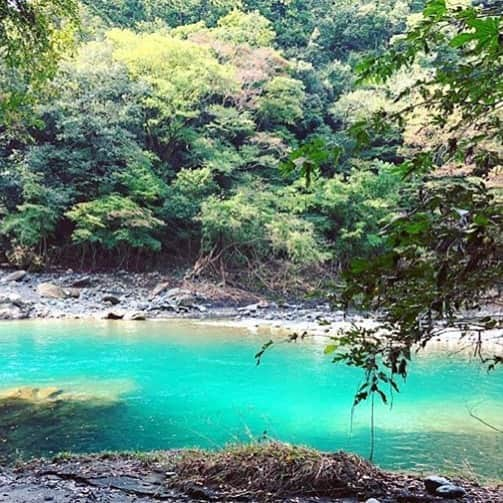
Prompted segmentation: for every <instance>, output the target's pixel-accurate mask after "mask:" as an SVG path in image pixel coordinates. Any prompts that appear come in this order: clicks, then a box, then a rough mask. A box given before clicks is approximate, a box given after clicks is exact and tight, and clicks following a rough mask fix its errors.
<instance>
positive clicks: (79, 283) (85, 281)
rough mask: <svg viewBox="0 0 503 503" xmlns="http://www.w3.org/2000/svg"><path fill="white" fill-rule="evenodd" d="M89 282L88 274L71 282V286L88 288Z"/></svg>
mask: <svg viewBox="0 0 503 503" xmlns="http://www.w3.org/2000/svg"><path fill="white" fill-rule="evenodd" d="M91 283H92V282H91V278H90V277H89V276H82V278H79V279H76V280H75V281H73V282H72V288H89V287H90V286H91Z"/></svg>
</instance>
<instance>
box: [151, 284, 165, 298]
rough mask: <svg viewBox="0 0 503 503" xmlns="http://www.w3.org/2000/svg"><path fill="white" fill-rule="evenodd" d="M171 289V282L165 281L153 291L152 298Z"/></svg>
mask: <svg viewBox="0 0 503 503" xmlns="http://www.w3.org/2000/svg"><path fill="white" fill-rule="evenodd" d="M168 288H169V282H168V281H163V282H161V283H157V285H156V286H155V287H154V289H153V290H152V297H157V296H158V295H160V294H161V293H162V292H165V291H166V290H167V289H168Z"/></svg>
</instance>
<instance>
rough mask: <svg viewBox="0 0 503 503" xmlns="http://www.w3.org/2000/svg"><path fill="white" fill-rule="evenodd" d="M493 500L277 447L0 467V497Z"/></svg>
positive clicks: (61, 501)
mask: <svg viewBox="0 0 503 503" xmlns="http://www.w3.org/2000/svg"><path fill="white" fill-rule="evenodd" d="M447 500H450V501H463V502H471V503H497V502H500V501H503V486H494V487H482V486H480V485H479V484H478V483H476V482H473V481H468V480H462V479H457V478H456V479H445V478H444V477H439V476H428V477H426V478H424V477H421V476H418V475H412V474H401V473H390V472H386V471H383V470H380V469H378V468H377V467H375V466H373V465H372V464H370V463H368V462H367V461H365V460H363V459H361V458H359V457H357V456H353V455H349V454H345V453H342V452H341V453H333V454H328V453H327V454H325V453H320V452H317V451H313V450H310V449H305V448H300V447H294V446H289V445H284V444H269V445H255V446H244V447H236V448H230V449H228V450H226V451H221V452H215V453H209V452H201V451H168V452H158V453H151V454H142V455H134V454H103V455H96V456H63V457H59V458H57V459H55V460H52V461H48V460H35V461H31V462H29V463H25V464H22V465H19V466H17V467H15V468H0V502H9V503H21V502H23V503H32V502H33V503H34V502H37V503H39V502H43V501H54V502H57V503H70V502H71V503H87V502H97V501H98V502H102V503H104V502H107V503H108V502H109V503H119V502H121V503H129V502H156V501H172V502H189V501H192V502H197V501H200V502H204V501H214V502H220V501H245V502H273V501H274V502H285V503H286V502H290V503H294V502H297V503H308V502H310V503H315V502H319V503H328V502H334V503H336V502H339V503H358V502H367V503H437V502H441V501H447Z"/></svg>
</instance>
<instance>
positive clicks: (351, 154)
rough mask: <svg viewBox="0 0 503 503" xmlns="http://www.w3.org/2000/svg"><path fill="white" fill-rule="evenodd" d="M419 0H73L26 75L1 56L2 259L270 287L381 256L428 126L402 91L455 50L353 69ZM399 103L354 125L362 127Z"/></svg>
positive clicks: (394, 36)
mask: <svg viewBox="0 0 503 503" xmlns="http://www.w3.org/2000/svg"><path fill="white" fill-rule="evenodd" d="M465 3H466V2H465ZM423 4H424V2H421V1H417V0H415V1H407V0H390V1H388V2H370V1H366V0H359V1H350V0H316V1H314V0H282V1H279V0H209V1H208V0H190V1H177V0H163V1H155V2H154V1H150V0H122V1H119V0H110V1H107V0H100V1H98V2H94V1H92V2H91V1H89V2H87V1H86V2H82V3H81V4H79V5H77V6H76V11H75V13H74V16H75V18H76V19H78V22H75V23H72V22H71V21H69V20H68V19H67V20H66V21H62V22H61V23H60V25H58V26H57V30H54V32H51V34H50V36H51V37H52V39H51V44H52V47H53V49H55V52H56V53H57V58H56V59H57V60H58V62H57V63H56V62H53V65H54V68H50V67H51V65H50V64H49V63H47V64H48V69H47V72H48V73H50V76H49V78H47V79H45V80H44V82H43V83H41V82H38V81H37V80H36V81H35V82H34V80H33V78H32V75H31V72H30V65H31V64H32V62H31V61H27V62H25V63H26V64H25V68H24V70H23V69H20V67H19V65H18V66H17V67H15V66H13V65H9V62H8V61H6V62H4V64H3V67H2V68H1V69H0V71H1V73H0V75H1V79H2V92H3V100H2V109H1V112H0V113H1V114H2V116H1V118H2V125H1V126H0V219H1V220H0V222H1V223H0V233H1V235H0V239H1V241H0V244H1V250H2V253H3V255H4V257H3V261H4V262H9V263H10V264H12V265H15V266H20V267H24V268H31V269H35V270H36V269H42V268H44V267H46V266H50V265H51V264H66V265H68V266H72V267H83V268H115V267H122V268H128V269H136V270H147V269H151V268H159V267H170V266H183V267H193V272H194V274H196V275H199V274H214V275H217V276H218V277H220V276H225V275H227V274H229V273H231V274H232V273H239V275H240V276H241V279H242V280H243V281H245V282H247V283H249V284H253V285H255V286H258V287H264V286H266V287H270V286H272V285H277V284H281V285H283V286H284V285H285V284H286V283H288V281H290V280H292V278H295V276H296V274H300V277H302V276H306V275H310V276H316V277H319V276H321V274H320V273H321V272H322V271H341V270H344V269H345V268H347V267H348V264H349V262H350V260H351V259H353V258H354V257H355V256H359V257H362V258H368V257H372V256H375V255H376V254H378V253H380V252H382V251H383V247H384V246H385V245H384V240H383V237H382V235H381V232H380V231H381V229H382V228H383V227H384V226H385V225H386V223H387V222H389V221H392V220H393V218H394V217H395V216H396V215H397V214H398V209H397V208H398V202H399V199H400V200H401V203H402V204H403V201H404V198H405V200H406V198H407V195H405V196H404V194H403V185H402V184H401V179H400V175H399V174H398V173H397V170H396V166H398V165H400V164H401V163H403V161H404V159H405V158H406V157H407V156H408V155H411V154H415V153H417V152H420V151H421V149H423V148H424V147H425V146H429V145H431V144H432V143H435V142H436V141H438V140H439V138H438V134H437V133H436V132H435V130H434V128H433V127H432V125H431V124H428V126H426V123H427V121H426V118H427V116H428V110H427V108H424V107H422V106H420V105H422V104H423V100H422V98H421V96H419V95H414V94H411V93H410V92H408V91H407V90H408V89H410V86H411V85H412V84H413V83H415V82H420V81H421V80H424V79H427V78H428V76H430V75H431V72H432V68H433V66H434V65H435V63H437V62H438V61H437V60H438V59H439V58H440V59H442V58H444V59H445V58H453V60H456V58H457V57H458V56H457V53H456V51H454V50H451V49H449V47H446V51H445V53H444V52H442V53H441V54H440V53H438V54H436V53H435V54H430V55H428V54H426V55H424V56H423V57H422V58H420V61H419V62H415V63H414V64H413V65H412V66H411V67H410V68H407V69H403V70H401V71H399V72H397V73H396V74H395V75H394V76H393V77H392V78H391V79H390V80H388V81H387V82H386V83H385V84H384V83H383V84H375V83H370V82H369V81H362V79H361V78H360V76H361V66H362V61H364V60H365V58H367V57H369V56H379V55H380V54H382V53H383V52H384V51H386V50H387V49H388V48H389V47H390V44H391V43H396V42H397V41H398V43H400V39H401V38H403V37H404V35H403V34H404V33H405V32H406V31H407V30H410V29H412V28H413V27H414V26H415V25H416V24H417V23H418V22H419V21H420V20H421V18H422V16H423V14H422V8H423V7H424V5H423ZM77 26H78V28H77ZM51 63H52V62H51ZM416 104H417V107H416V111H415V113H414V114H412V115H411V114H409V115H407V119H406V120H402V121H396V122H393V123H391V122H390V126H389V127H387V128H385V129H381V131H380V132H379V133H378V134H373V135H372V137H371V138H370V137H368V133H367V132H366V130H365V128H363V127H362V123H363V121H364V120H366V119H368V118H369V117H371V116H372V115H373V114H375V113H378V112H379V111H381V110H385V111H386V112H388V113H392V112H393V111H396V112H398V111H400V110H402V109H403V107H404V106H405V107H409V110H410V109H414V107H415V105H416ZM443 139H445V138H443ZM306 175H307V178H308V180H307V181H308V182H309V183H306V179H305V178H306Z"/></svg>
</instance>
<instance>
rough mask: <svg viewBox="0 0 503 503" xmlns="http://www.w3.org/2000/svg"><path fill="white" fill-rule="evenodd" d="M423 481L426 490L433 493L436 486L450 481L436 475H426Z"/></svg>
mask: <svg viewBox="0 0 503 503" xmlns="http://www.w3.org/2000/svg"><path fill="white" fill-rule="evenodd" d="M423 482H424V487H425V488H426V490H427V491H428V492H429V493H430V494H433V495H434V494H435V491H436V490H437V488H438V487H440V486H445V485H449V484H450V483H451V481H450V480H448V479H446V478H444V477H440V476H438V475H430V476H429V477H426V478H425V479H424V480H423Z"/></svg>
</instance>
